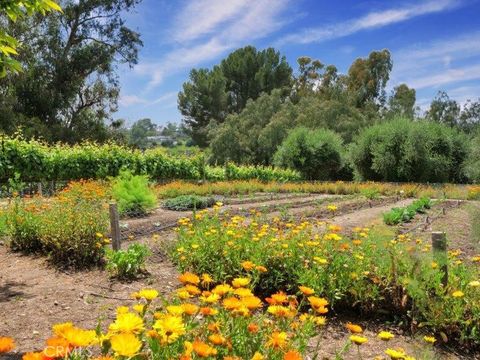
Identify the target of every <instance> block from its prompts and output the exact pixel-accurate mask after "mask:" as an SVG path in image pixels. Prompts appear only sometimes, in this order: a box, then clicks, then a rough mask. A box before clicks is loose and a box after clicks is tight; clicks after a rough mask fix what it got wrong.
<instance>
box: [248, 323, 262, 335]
mask: <svg viewBox="0 0 480 360" xmlns="http://www.w3.org/2000/svg"><path fill="white" fill-rule="evenodd" d="M247 330H248V332H249V333H251V334H255V333H257V332H258V330H259V326H258V325H257V324H255V323H250V324H248V326H247Z"/></svg>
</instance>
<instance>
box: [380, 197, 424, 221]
mask: <svg viewBox="0 0 480 360" xmlns="http://www.w3.org/2000/svg"><path fill="white" fill-rule="evenodd" d="M430 207H431V200H430V199H429V198H427V197H424V198H420V199H418V200H415V201H414V202H413V203H412V204H410V205H408V206H406V207H403V208H393V209H391V210H390V211H388V212H386V213H384V214H383V221H384V222H385V224H387V225H397V224H400V223H402V222H408V221H410V220H411V219H413V217H414V216H415V214H417V213H425V209H430Z"/></svg>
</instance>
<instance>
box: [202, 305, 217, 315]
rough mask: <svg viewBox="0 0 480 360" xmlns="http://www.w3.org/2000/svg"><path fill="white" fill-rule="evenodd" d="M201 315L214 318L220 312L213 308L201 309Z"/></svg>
mask: <svg viewBox="0 0 480 360" xmlns="http://www.w3.org/2000/svg"><path fill="white" fill-rule="evenodd" d="M200 314H202V315H204V316H214V315H217V314H218V310H217V309H214V308H211V307H202V308H200Z"/></svg>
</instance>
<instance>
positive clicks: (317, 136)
mask: <svg viewBox="0 0 480 360" xmlns="http://www.w3.org/2000/svg"><path fill="white" fill-rule="evenodd" d="M342 148H343V144H342V139H341V138H340V136H338V135H337V134H335V133H334V132H332V131H330V130H326V129H319V130H309V129H307V128H296V129H294V130H292V131H291V132H290V134H289V135H288V137H287V138H286V139H285V141H284V142H283V143H282V145H281V146H280V147H279V149H278V151H277V152H276V154H275V165H277V166H281V167H285V168H291V169H295V170H297V171H299V172H300V173H301V174H302V175H303V177H304V178H306V179H309V180H329V179H335V178H337V176H338V174H339V172H340V170H341V168H342V166H343V154H342V152H343V149H342Z"/></svg>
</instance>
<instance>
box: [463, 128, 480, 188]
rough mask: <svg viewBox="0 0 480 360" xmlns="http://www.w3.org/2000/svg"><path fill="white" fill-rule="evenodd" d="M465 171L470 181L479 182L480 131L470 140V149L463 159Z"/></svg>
mask: <svg viewBox="0 0 480 360" xmlns="http://www.w3.org/2000/svg"><path fill="white" fill-rule="evenodd" d="M465 173H466V175H467V177H468V179H469V180H470V181H473V182H475V183H477V184H478V183H480V133H479V134H477V135H476V136H475V137H474V138H473V139H472V140H471V142H470V151H469V152H468V157H467V159H466V161H465Z"/></svg>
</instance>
